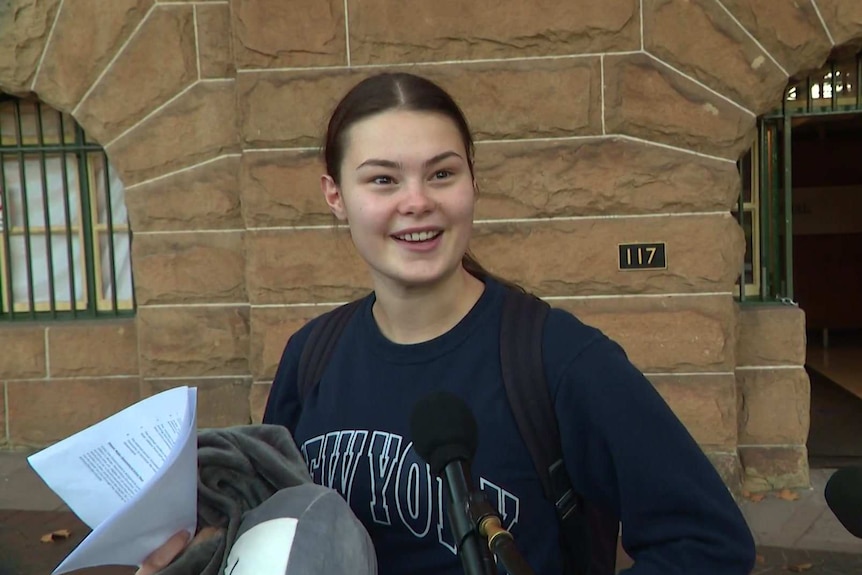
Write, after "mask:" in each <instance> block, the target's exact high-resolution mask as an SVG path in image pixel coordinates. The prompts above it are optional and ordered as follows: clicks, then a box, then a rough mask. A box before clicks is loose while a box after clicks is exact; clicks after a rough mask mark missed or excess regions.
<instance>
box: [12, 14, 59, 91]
mask: <svg viewBox="0 0 862 575" xmlns="http://www.w3.org/2000/svg"><path fill="white" fill-rule="evenodd" d="M59 5H60V0H6V1H5V2H2V3H0V91H3V92H7V93H10V94H25V93H27V92H29V91H30V81H31V80H32V78H33V74H35V73H36V66H37V64H38V63H39V58H41V57H42V51H43V50H44V48H45V43H46V42H47V40H48V32H49V31H50V30H51V26H52V25H53V23H54V19H55V17H56V15H57V9H58V7H59Z"/></svg>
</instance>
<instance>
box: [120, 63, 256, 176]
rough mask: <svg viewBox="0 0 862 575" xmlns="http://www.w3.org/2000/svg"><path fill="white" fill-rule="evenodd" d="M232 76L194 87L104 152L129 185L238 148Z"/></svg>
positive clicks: (235, 151)
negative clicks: (229, 78)
mask: <svg viewBox="0 0 862 575" xmlns="http://www.w3.org/2000/svg"><path fill="white" fill-rule="evenodd" d="M234 92H235V86H234V82H233V81H232V80H230V81H228V80H226V81H223V82H219V81H213V82H205V83H200V84H197V85H195V86H194V87H193V88H191V89H190V90H189V91H188V92H186V93H184V94H183V95H182V96H181V97H180V98H178V99H176V100H175V101H173V102H171V103H170V104H168V105H167V106H165V107H164V108H163V109H161V110H159V111H158V112H157V113H156V114H154V115H152V116H150V117H149V118H147V120H146V121H145V122H142V123H141V124H138V125H137V126H136V127H135V128H134V129H133V130H131V131H130V132H127V133H126V134H125V135H124V136H123V137H122V138H120V139H118V140H116V141H115V142H113V143H111V145H109V146H108V147H107V148H106V150H107V152H108V156H109V157H110V159H111V161H112V162H113V164H114V167H115V168H116V169H117V171H118V172H119V174H120V177H121V178H122V180H123V183H124V184H125V185H127V186H131V185H134V184H137V183H140V182H144V181H147V180H151V179H153V178H155V177H157V176H162V175H165V174H167V173H171V172H175V171H178V170H180V169H182V168H188V167H191V166H195V165H197V164H200V163H203V162H205V161H207V160H211V159H213V158H217V157H219V156H224V155H226V154H231V153H238V152H239V141H238V133H237V130H236V121H235V116H236V102H235V94H234Z"/></svg>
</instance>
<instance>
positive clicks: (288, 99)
mask: <svg viewBox="0 0 862 575" xmlns="http://www.w3.org/2000/svg"><path fill="white" fill-rule="evenodd" d="M393 70H394V69H393ZM404 70H406V71H411V72H413V73H418V74H421V75H423V76H425V77H427V78H429V79H431V80H433V81H436V82H438V83H439V84H440V85H441V86H443V87H444V88H445V89H446V90H447V91H449V92H450V93H451V94H452V96H453V97H454V98H455V100H456V101H457V102H458V103H459V105H460V106H461V108H462V109H463V110H464V113H465V114H466V116H467V119H468V121H469V122H470V125H471V127H472V129H473V134H474V136H475V138H476V139H477V140H499V139H518V138H546V137H563V136H583V135H593V134H601V133H602V116H601V67H600V62H599V58H596V57H585V58H572V59H556V60H544V61H541V60H540V61H520V62H504V63H477V64H460V65H457V66H454V65H451V66H450V65H445V66H428V67H423V68H421V69H420V70H417V69H415V68H409V69H408V68H405V69H404ZM367 75H369V71H368V70H367V69H364V70H363V71H362V72H356V71H350V72H345V71H340V70H339V71H329V70H324V71H279V72H260V73H247V74H240V75H239V77H238V78H237V82H238V86H237V91H238V101H239V114H240V123H241V130H242V137H243V142H244V143H245V144H246V145H247V146H249V147H256V148H274V147H275V148H283V147H286V148H292V147H309V146H318V145H319V144H320V142H321V138H322V137H323V134H324V132H325V129H326V122H327V120H328V115H329V113H330V112H331V111H332V109H333V108H334V107H335V105H336V104H337V102H338V100H339V99H341V97H342V96H343V95H344V94H345V93H346V92H347V91H348V90H349V89H350V88H351V87H352V86H353V85H354V84H356V83H357V82H359V81H360V80H361V79H362V78H364V77H365V76H367ZM536 102H543V105H542V106H536V105H535V104H536ZM752 125H753V122H752Z"/></svg>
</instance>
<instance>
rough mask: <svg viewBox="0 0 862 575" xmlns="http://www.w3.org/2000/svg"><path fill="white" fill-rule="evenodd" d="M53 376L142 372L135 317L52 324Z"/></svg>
mask: <svg viewBox="0 0 862 575" xmlns="http://www.w3.org/2000/svg"><path fill="white" fill-rule="evenodd" d="M48 358H49V362H50V371H51V373H50V376H51V377H98V376H110V375H137V374H138V332H137V329H136V327H135V321H134V320H133V319H120V320H106V321H99V322H65V323H56V324H53V325H51V326H50V327H48Z"/></svg>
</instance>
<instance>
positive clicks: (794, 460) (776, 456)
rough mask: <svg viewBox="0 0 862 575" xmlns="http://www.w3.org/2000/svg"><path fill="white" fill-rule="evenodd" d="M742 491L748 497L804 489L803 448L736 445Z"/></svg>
mask: <svg viewBox="0 0 862 575" xmlns="http://www.w3.org/2000/svg"><path fill="white" fill-rule="evenodd" d="M739 458H740V461H741V462H742V468H743V485H742V488H743V489H744V490H746V491H748V492H750V493H756V492H759V491H775V490H780V489H808V488H810V487H811V480H810V477H809V472H808V471H809V470H808V450H807V449H806V448H805V446H804V445H776V446H768V445H740V446H739Z"/></svg>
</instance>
